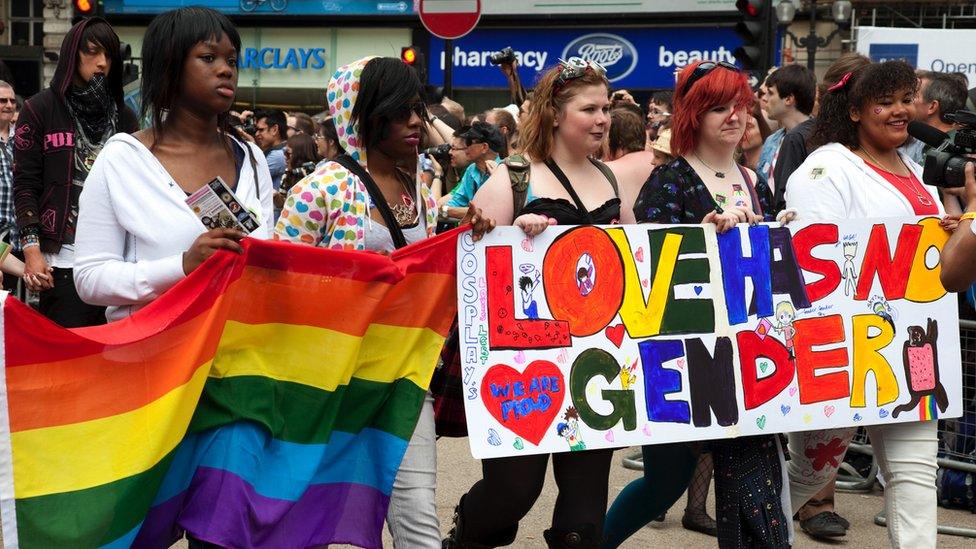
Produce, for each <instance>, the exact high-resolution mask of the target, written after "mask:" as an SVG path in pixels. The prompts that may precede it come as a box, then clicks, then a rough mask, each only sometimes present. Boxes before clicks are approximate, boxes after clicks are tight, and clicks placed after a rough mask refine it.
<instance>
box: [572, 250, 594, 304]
mask: <svg viewBox="0 0 976 549" xmlns="http://www.w3.org/2000/svg"><path fill="white" fill-rule="evenodd" d="M595 275H596V273H595V272H594V268H593V258H592V257H590V254H583V256H582V257H580V259H579V261H577V262H576V285H577V286H579V291H580V295H584V296H585V295H589V293H590V292H592V291H593V284H594V280H595V278H596V277H595Z"/></svg>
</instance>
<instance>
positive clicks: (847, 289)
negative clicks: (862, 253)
mask: <svg viewBox="0 0 976 549" xmlns="http://www.w3.org/2000/svg"><path fill="white" fill-rule="evenodd" d="M856 255H857V242H845V243H844V271H843V274H841V278H843V279H844V295H845V296H849V295H853V294H854V293H855V292H856V291H857V270H856V269H855V268H854V256H856Z"/></svg>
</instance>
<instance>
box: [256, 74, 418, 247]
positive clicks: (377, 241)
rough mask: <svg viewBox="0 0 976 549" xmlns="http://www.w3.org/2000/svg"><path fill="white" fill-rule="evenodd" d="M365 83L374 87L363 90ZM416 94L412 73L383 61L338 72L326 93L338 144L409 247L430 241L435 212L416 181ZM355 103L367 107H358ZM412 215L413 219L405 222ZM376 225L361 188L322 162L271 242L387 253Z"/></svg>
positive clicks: (297, 190) (300, 187)
mask: <svg viewBox="0 0 976 549" xmlns="http://www.w3.org/2000/svg"><path fill="white" fill-rule="evenodd" d="M365 77H369V79H368V80H369V83H374V82H375V84H377V86H374V88H373V89H364V88H365V87H366V86H365V85H364V82H363V80H364V79H365ZM420 90H421V84H420V79H419V78H418V77H417V75H416V72H414V70H413V69H412V68H411V67H409V66H407V65H405V64H404V63H403V62H401V61H400V60H399V59H395V58H389V57H387V58H382V57H364V58H362V59H360V60H358V61H354V62H352V63H350V64H348V65H345V66H343V67H340V68H339V70H337V71H336V73H335V74H334V75H333V76H332V79H331V80H330V81H329V86H328V89H327V97H328V103H329V112H330V113H331V114H332V120H333V122H334V124H335V127H336V133H337V134H338V136H339V144H340V145H341V146H342V149H343V150H344V151H345V152H346V154H347V155H348V156H349V157H351V158H352V160H354V161H356V162H357V163H359V165H360V166H362V167H363V168H364V169H365V170H366V171H367V172H368V173H369V174H370V175H371V176H372V177H373V179H374V180H375V181H376V183H377V185H379V187H380V188H381V189H382V190H383V194H384V196H385V197H386V198H387V202H388V204H389V206H390V207H391V209H393V210H394V211H398V212H401V213H402V220H403V221H405V222H406V223H400V225H401V228H402V230H403V233H404V236H405V237H406V238H407V241H408V242H411V241H415V240H420V239H422V238H426V237H428V236H430V235H432V234H433V232H434V229H435V228H436V226H437V204H436V203H435V202H434V199H433V197H432V196H431V193H430V189H429V188H428V187H427V186H426V185H421V184H417V181H418V180H417V178H416V176H415V170H416V168H415V165H416V163H417V146H418V145H419V142H420V138H421V136H422V132H423V131H424V119H425V118H426V107H425V105H424V103H423V102H422V101H421V99H420ZM361 97H365V99H366V100H367V101H368V103H369V105H360V104H358V103H359V102H360V98H361ZM357 106H358V107H359V108H358V109H357ZM364 121H366V122H367V124H366V125H364V124H363V122H364ZM370 125H371V126H372V127H369V126H370ZM394 132H396V135H392V134H393V133H394ZM415 140H416V141H415ZM367 158H368V159H370V161H367ZM388 183H389V185H387V184H388ZM417 204H420V205H421V206H422V207H420V208H419V209H418V208H416V205H417ZM411 207H412V208H413V210H414V212H413V217H414V219H407V215H409V214H408V213H407V212H408V211H409V209H411ZM382 219H383V218H382V217H381V216H380V215H378V213H377V212H376V208H375V206H374V205H373V204H372V203H371V201H370V199H369V192H368V191H367V189H366V186H365V184H364V182H363V181H362V180H361V179H360V178H359V177H357V176H356V175H355V174H353V173H352V172H351V171H350V170H348V169H346V168H345V167H343V166H342V165H340V164H339V163H338V162H335V161H329V162H326V163H324V164H322V165H321V166H319V168H318V169H316V170H315V172H314V173H312V174H310V175H309V176H308V177H306V178H305V179H303V180H301V181H299V182H298V183H297V184H296V185H295V186H294V187H292V189H291V191H290V192H289V194H288V198H287V199H286V200H285V207H284V210H283V211H282V212H281V216H280V217H279V218H278V223H277V225H276V226H275V235H274V238H275V239H276V240H288V241H291V242H298V243H304V244H311V245H313V246H321V247H323V248H330V249H338V250H373V251H380V252H391V251H393V249H394V246H393V241H392V238H391V237H390V234H389V231H388V230H387V229H386V226H385V225H384V224H383V221H382ZM387 241H388V242H387Z"/></svg>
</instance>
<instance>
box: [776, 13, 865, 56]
mask: <svg viewBox="0 0 976 549" xmlns="http://www.w3.org/2000/svg"><path fill="white" fill-rule="evenodd" d="M809 3H810V31H809V32H808V33H807V35H806V36H804V37H802V38H797V37H796V35H795V34H793V33H792V32H790V31H789V30H788V29H787V30H786V35H787V36H789V37H790V40H792V41H793V45H794V46H795V47H796V48H797V49H802V48H806V50H807V68H808V69H810V70H811V71H812V70H814V65H815V63H816V56H817V49H818V48H825V47H827V44H830V41H831V40H833V39H834V36H837V33H838V32H840V31H841V28H842V25H844V24H845V23H846V22H847V21H849V20H850V18H851V10H852V8H851V3H850V2H849V1H848V0H836V1H835V2H834V3H833V4H832V5H831V8H830V11H831V14H832V15H833V16H834V22H835V23H837V25H838V26H837V28H836V29H834V31H833V32H831V33H830V34H829V35H827V37H826V38H825V37H822V36H817V0H809ZM795 16H796V4H795V3H794V2H793V1H792V0H781V1H780V3H779V4H778V5H777V6H776V19H777V20H778V21H779V24H780V25H784V26H785V25H789V24H790V23H792V22H793V18H794V17H795Z"/></svg>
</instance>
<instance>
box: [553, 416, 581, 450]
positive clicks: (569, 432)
mask: <svg viewBox="0 0 976 549" xmlns="http://www.w3.org/2000/svg"><path fill="white" fill-rule="evenodd" d="M563 419H565V420H566V421H561V422H559V424H558V425H556V433H557V434H559V436H561V437H563V438H565V439H566V442H568V443H569V450H570V451H572V452H578V451H580V450H586V444H584V443H583V441H582V440H581V439H580V433H579V412H577V411H576V407H574V406H570V407H569V408H567V409H566V414H565V415H563Z"/></svg>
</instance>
